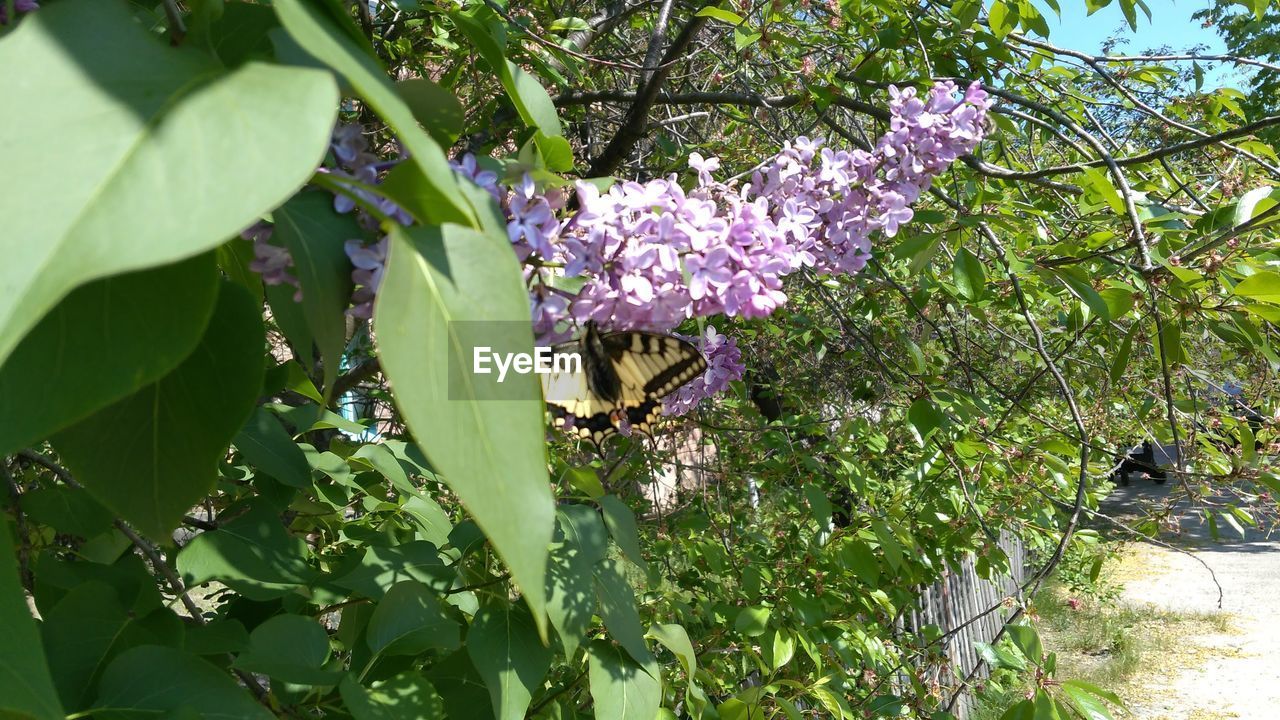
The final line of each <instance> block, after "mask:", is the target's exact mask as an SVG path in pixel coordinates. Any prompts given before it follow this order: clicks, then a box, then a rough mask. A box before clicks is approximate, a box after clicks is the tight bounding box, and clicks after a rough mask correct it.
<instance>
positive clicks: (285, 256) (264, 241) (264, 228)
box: [240, 221, 302, 302]
mask: <svg viewBox="0 0 1280 720" xmlns="http://www.w3.org/2000/svg"><path fill="white" fill-rule="evenodd" d="M272 233H273V229H272V226H271V225H270V224H269V223H265V222H261V221H259V222H257V223H254V224H253V225H251V226H249V227H248V228H246V229H245V230H244V232H242V233H240V237H242V238H244V239H245V240H251V241H253V260H251V261H249V269H250V270H252V271H253V272H256V273H258V274H259V275H261V276H262V282H264V283H266V284H267V285H292V286H293V287H294V288H296V290H295V291H294V293H293V301H294V302H302V286H301V285H299V283H298V278H296V277H294V276H293V274H292V273H290V272H289V268H291V267H293V256H292V255H290V254H289V249H288V248H284V247H280V246H279V245H272V244H271V236H272Z"/></svg>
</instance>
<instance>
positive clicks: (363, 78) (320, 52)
mask: <svg viewBox="0 0 1280 720" xmlns="http://www.w3.org/2000/svg"><path fill="white" fill-rule="evenodd" d="M272 4H273V6H274V7H275V9H276V13H277V14H278V15H279V16H280V22H281V24H283V25H284V27H285V29H286V30H288V31H289V35H290V36H291V37H292V38H293V39H294V41H296V42H297V43H298V45H300V46H302V48H303V49H304V50H306V51H307V52H308V53H310V54H311V55H312V56H313V57H315V58H316V59H318V60H319V61H321V62H323V63H324V64H326V65H328V66H329V67H331V68H333V70H334V71H335V72H337V73H338V74H340V75H342V76H343V77H344V78H345V79H346V80H347V82H349V83H351V86H352V87H354V88H355V89H356V92H358V93H360V96H361V97H363V98H364V99H365V101H366V102H368V103H369V106H370V107H371V108H373V110H374V112H376V113H378V115H379V116H381V117H382V119H383V120H385V121H386V122H387V124H388V125H390V126H391V129H392V130H394V131H395V133H396V137H397V138H398V139H399V140H400V142H401V144H403V145H404V148H405V150H407V151H408V152H409V162H408V163H405V166H406V167H412V168H415V169H417V170H418V172H419V176H420V177H419V179H420V181H421V182H423V183H424V184H425V185H426V186H427V187H429V188H430V189H431V192H432V195H433V198H434V202H433V203H429V204H427V205H425V206H421V207H426V208H428V210H427V217H420V218H418V219H419V220H421V221H424V222H462V223H465V224H468V225H469V224H472V222H473V220H474V218H475V212H474V211H473V210H472V209H471V207H470V205H469V204H468V203H467V201H466V199H465V198H464V197H463V196H462V195H461V193H460V192H459V191H458V180H457V177H456V176H455V174H454V172H453V169H452V168H451V167H449V161H448V160H447V159H446V158H445V155H444V151H443V150H441V149H440V146H439V145H437V144H436V142H435V141H434V140H432V139H431V136H430V135H428V134H427V133H426V132H425V131H424V130H423V129H422V128H421V127H419V126H418V121H417V119H416V118H414V116H413V111H412V110H411V109H410V107H409V105H408V104H407V103H405V101H404V99H403V98H401V97H400V95H399V94H398V93H397V92H396V89H395V86H394V85H393V84H392V82H391V80H390V79H389V78H388V77H387V73H386V71H385V70H384V69H383V68H382V67H380V66H379V65H378V61H377V60H375V59H374V58H373V57H372V56H371V55H370V54H369V53H368V52H366V51H365V50H364V49H363V48H361V47H360V46H359V45H357V43H356V42H355V41H354V40H353V39H352V38H351V37H349V36H348V35H347V34H346V33H344V32H343V31H342V28H340V27H339V26H338V25H337V23H335V22H334V21H333V20H332V19H330V18H329V17H327V16H326V15H325V14H324V12H323V11H321V10H319V9H317V8H316V7H314V6H313V5H311V4H309V3H307V2H305V1H304V0H276V1H275V2H274V3H272Z"/></svg>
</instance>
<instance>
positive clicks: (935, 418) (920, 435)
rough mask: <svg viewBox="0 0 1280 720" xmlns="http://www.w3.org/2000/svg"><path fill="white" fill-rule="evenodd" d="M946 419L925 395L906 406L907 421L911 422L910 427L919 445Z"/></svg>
mask: <svg viewBox="0 0 1280 720" xmlns="http://www.w3.org/2000/svg"><path fill="white" fill-rule="evenodd" d="M946 419H947V417H946V415H943V414H942V411H941V410H939V409H938V406H937V405H934V404H933V401H931V400H930V399H929V398H927V397H922V398H919V399H917V400H916V401H915V402H913V403H911V407H909V408H907V421H908V422H909V423H911V429H912V430H914V431H915V434H916V440H917V441H919V443H920V444H921V445H924V443H925V440H927V439H928V438H929V436H930V435H931V434H933V431H934V430H937V429H938V428H939V427H942V423H943V422H945V421H946Z"/></svg>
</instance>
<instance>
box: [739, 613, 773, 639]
mask: <svg viewBox="0 0 1280 720" xmlns="http://www.w3.org/2000/svg"><path fill="white" fill-rule="evenodd" d="M770 614H771V611H770V610H769V608H767V607H760V606H759V605H753V606H751V607H745V608H743V609H742V611H741V612H739V613H738V618H737V619H736V620H734V621H733V628H734V629H735V630H737V631H738V632H740V633H742V634H743V635H746V636H747V637H759V636H761V635H763V634H764V631H765V630H768V629H769V615H770Z"/></svg>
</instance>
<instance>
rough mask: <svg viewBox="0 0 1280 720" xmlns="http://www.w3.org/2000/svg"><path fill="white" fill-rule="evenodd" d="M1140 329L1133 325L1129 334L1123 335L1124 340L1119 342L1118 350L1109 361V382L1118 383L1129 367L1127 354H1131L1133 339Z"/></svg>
mask: <svg viewBox="0 0 1280 720" xmlns="http://www.w3.org/2000/svg"><path fill="white" fill-rule="evenodd" d="M1140 327H1141V326H1140V325H1139V324H1138V323H1134V324H1133V327H1131V328H1129V332H1127V333H1125V335H1124V340H1121V341H1120V349H1119V350H1117V351H1116V354H1115V357H1113V358H1112V359H1111V369H1110V376H1111V382H1113V383H1114V382H1120V378H1122V377H1124V370H1125V368H1126V367H1128V365H1129V354H1130V353H1132V352H1133V338H1134V336H1135V335H1137V334H1138V329H1139V328H1140Z"/></svg>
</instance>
